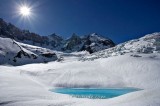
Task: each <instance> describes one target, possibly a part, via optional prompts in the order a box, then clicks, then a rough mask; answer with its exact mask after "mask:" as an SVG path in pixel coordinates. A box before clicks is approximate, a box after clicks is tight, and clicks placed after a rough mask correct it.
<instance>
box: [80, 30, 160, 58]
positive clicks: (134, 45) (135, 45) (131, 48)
mask: <svg viewBox="0 0 160 106" xmlns="http://www.w3.org/2000/svg"><path fill="white" fill-rule="evenodd" d="M126 53H134V54H135V55H133V56H138V55H136V54H139V53H143V54H149V53H160V32H156V33H152V34H148V35H145V36H144V37H141V38H139V39H134V40H130V41H128V42H125V43H122V44H119V45H117V46H115V47H112V48H109V49H105V50H102V51H99V52H96V53H93V54H91V55H89V56H84V57H83V58H82V59H81V60H94V59H98V58H107V57H111V56H118V55H124V54H126Z"/></svg>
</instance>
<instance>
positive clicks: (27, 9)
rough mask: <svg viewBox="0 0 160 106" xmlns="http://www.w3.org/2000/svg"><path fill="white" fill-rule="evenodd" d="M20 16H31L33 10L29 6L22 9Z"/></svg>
mask: <svg viewBox="0 0 160 106" xmlns="http://www.w3.org/2000/svg"><path fill="white" fill-rule="evenodd" d="M20 14H21V15H22V16H29V15H30V14H31V9H30V8H29V7H27V6H22V7H20Z"/></svg>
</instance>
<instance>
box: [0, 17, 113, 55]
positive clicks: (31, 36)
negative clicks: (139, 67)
mask: <svg viewBox="0 0 160 106" xmlns="http://www.w3.org/2000/svg"><path fill="white" fill-rule="evenodd" d="M0 37H5V38H11V39H14V40H16V41H18V42H22V43H26V44H30V45H35V46H40V47H44V48H49V49H52V50H58V51H63V52H74V51H85V50H86V51H88V52H89V53H94V52H97V51H99V50H103V49H107V48H110V47H114V46H115V43H114V42H113V41H112V40H111V39H109V38H105V37H103V36H101V35H99V34H97V33H92V34H88V35H84V36H78V35H76V34H75V33H73V34H72V36H71V37H70V38H68V39H63V38H62V37H61V36H58V35H56V34H55V33H53V34H51V35H48V36H41V35H38V34H36V33H33V32H30V31H29V30H21V29H20V28H17V27H16V26H14V25H13V24H11V23H7V22H5V21H4V20H3V19H2V18H0Z"/></svg>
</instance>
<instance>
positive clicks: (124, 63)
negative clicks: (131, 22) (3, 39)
mask: <svg viewBox="0 0 160 106" xmlns="http://www.w3.org/2000/svg"><path fill="white" fill-rule="evenodd" d="M156 36H157V35H156ZM154 37H155V36H154ZM146 38H147V36H146V37H145V39H143V41H144V43H143V44H141V45H148V44H153V43H155V41H154V42H153V43H151V41H152V40H151V36H149V40H147V41H145V40H146ZM140 41H141V40H140ZM130 42H131V41H130ZM130 42H129V43H130ZM145 42H149V43H145ZM135 43H136V44H138V41H134V44H135ZM156 43H158V41H156ZM125 46H126V47H129V46H130V47H129V49H123V50H128V52H127V53H124V54H123V55H119V54H118V55H117V54H116V53H117V52H116V51H115V52H113V51H112V52H111V54H112V56H108V55H107V54H105V53H106V52H109V50H105V51H106V52H105V51H101V52H103V55H101V54H100V53H101V52H97V53H95V54H94V56H97V57H96V58H94V59H95V60H93V61H79V59H80V58H81V56H84V57H85V59H86V58H88V57H89V58H92V56H93V55H91V56H90V55H88V54H87V52H80V53H76V52H75V53H71V54H69V53H59V55H60V56H62V57H63V61H60V62H58V61H54V62H49V63H46V64H44V63H34V64H28V65H23V66H4V65H1V66H0V105H2V106H3V105H5V106H160V77H159V75H160V69H159V66H160V54H159V49H147V50H150V52H149V53H143V52H131V50H133V49H131V48H133V46H132V47H131V45H128V43H125ZM149 46H150V45H148V46H147V47H149ZM158 46H159V44H157V45H155V44H154V45H152V46H151V47H158ZM118 47H119V45H118V46H116V47H115V48H116V50H117V48H118ZM134 47H136V46H134ZM138 48H139V47H138ZM121 49H122V48H121ZM135 49H137V48H135ZM27 50H29V49H27ZM112 50H113V48H112ZM123 50H119V51H120V52H122V51H123ZM1 51H2V50H1ZM153 51H157V52H153ZM113 53H114V54H113ZM118 53H119V52H118ZM85 55H87V56H85ZM106 55H107V56H108V58H103V56H104V57H105V56H106ZM56 87H75V88H77V87H78V88H108V87H109V88H122V87H134V88H140V89H142V90H140V91H136V92H132V93H128V94H125V95H122V96H119V97H115V98H110V99H87V98H74V97H71V96H69V95H65V94H58V93H54V92H51V91H50V89H52V88H56Z"/></svg>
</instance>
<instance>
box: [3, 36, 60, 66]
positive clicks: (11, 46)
mask: <svg viewBox="0 0 160 106" xmlns="http://www.w3.org/2000/svg"><path fill="white" fill-rule="evenodd" d="M54 60H57V55H56V54H55V53H54V52H53V51H52V50H49V49H45V48H41V47H37V46H31V45H28V44H23V43H19V42H17V41H15V40H13V39H10V38H1V37H0V64H12V65H23V64H28V63H44V62H49V61H54Z"/></svg>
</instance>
